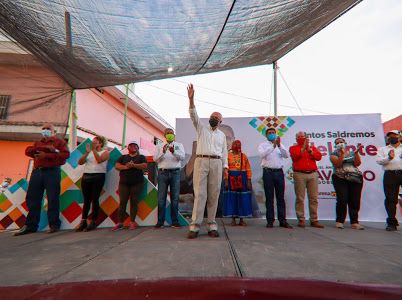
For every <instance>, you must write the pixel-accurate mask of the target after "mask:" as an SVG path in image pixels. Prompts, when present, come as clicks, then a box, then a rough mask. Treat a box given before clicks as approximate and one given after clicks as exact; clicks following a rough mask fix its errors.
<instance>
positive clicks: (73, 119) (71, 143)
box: [68, 90, 77, 151]
mask: <svg viewBox="0 0 402 300" xmlns="http://www.w3.org/2000/svg"><path fill="white" fill-rule="evenodd" d="M69 125H70V130H69V131H70V132H69V137H68V147H69V149H70V151H73V150H74V149H75V148H76V147H77V102H76V94H75V90H72V91H71V107H70V124H69Z"/></svg>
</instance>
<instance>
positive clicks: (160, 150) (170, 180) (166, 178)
mask: <svg viewBox="0 0 402 300" xmlns="http://www.w3.org/2000/svg"><path fill="white" fill-rule="evenodd" d="M164 135H165V138H166V143H163V144H162V143H161V144H159V145H157V146H156V149H155V153H154V157H153V158H154V161H155V162H156V163H157V164H158V223H157V224H156V225H155V228H161V227H163V225H164V223H165V210H166V197H167V191H168V187H170V203H171V206H170V207H171V209H170V215H171V218H172V227H173V228H180V224H179V220H178V211H179V193H180V168H181V162H182V161H183V160H184V157H185V152H184V147H183V145H182V144H181V143H178V142H176V141H175V134H174V131H173V129H170V128H166V129H165V134H164Z"/></svg>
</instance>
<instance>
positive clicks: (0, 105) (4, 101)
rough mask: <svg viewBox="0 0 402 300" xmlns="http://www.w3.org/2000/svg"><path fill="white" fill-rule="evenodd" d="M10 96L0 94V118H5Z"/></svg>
mask: <svg viewBox="0 0 402 300" xmlns="http://www.w3.org/2000/svg"><path fill="white" fill-rule="evenodd" d="M10 98H11V96H5V95H0V120H5V119H7V114H8V106H9V104H10Z"/></svg>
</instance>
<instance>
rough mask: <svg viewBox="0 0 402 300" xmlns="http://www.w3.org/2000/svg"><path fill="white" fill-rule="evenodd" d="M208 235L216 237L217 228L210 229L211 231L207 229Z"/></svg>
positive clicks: (217, 235) (217, 234)
mask: <svg viewBox="0 0 402 300" xmlns="http://www.w3.org/2000/svg"><path fill="white" fill-rule="evenodd" d="M208 235H209V236H210V237H214V238H217V237H219V232H218V231H217V230H211V231H208Z"/></svg>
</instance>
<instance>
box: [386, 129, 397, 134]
mask: <svg viewBox="0 0 402 300" xmlns="http://www.w3.org/2000/svg"><path fill="white" fill-rule="evenodd" d="M391 133H394V134H396V135H400V133H399V131H398V130H396V129H394V130H390V131H388V132H387V134H386V136H388V135H389V134H391Z"/></svg>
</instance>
